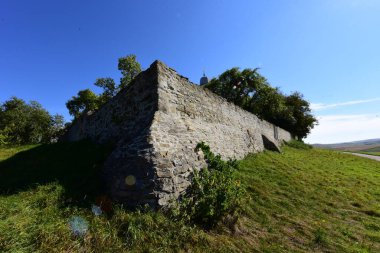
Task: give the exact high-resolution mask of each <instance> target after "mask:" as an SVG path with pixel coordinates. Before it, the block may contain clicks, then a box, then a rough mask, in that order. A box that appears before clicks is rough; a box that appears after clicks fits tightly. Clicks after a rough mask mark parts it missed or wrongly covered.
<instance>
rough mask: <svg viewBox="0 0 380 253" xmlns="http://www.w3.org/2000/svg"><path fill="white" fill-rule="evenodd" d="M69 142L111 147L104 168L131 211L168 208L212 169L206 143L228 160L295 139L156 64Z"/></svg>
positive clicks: (77, 126) (80, 124) (76, 129)
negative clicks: (200, 173)
mask: <svg viewBox="0 0 380 253" xmlns="http://www.w3.org/2000/svg"><path fill="white" fill-rule="evenodd" d="M66 137H67V138H66V139H67V140H79V139H83V138H91V139H92V140H94V141H96V142H99V143H111V144H112V145H113V146H114V151H113V152H112V153H111V155H110V156H109V157H108V159H107V161H106V163H105V165H104V178H105V180H106V185H107V186H108V191H109V192H110V194H111V195H112V197H113V198H114V199H116V200H118V201H121V202H123V203H125V204H126V205H130V206H136V205H141V204H146V203H147V204H149V205H151V206H154V207H162V206H166V205H167V204H168V202H169V200H170V199H172V198H176V197H178V196H179V194H181V193H182V192H183V191H185V190H186V188H187V187H188V186H189V185H190V177H191V173H192V171H193V170H194V169H201V168H202V167H204V166H206V163H205V161H204V159H203V156H202V153H201V152H199V153H196V152H195V151H194V149H195V146H196V145H197V143H199V142H201V141H204V142H205V143H206V144H208V145H209V146H210V147H211V150H212V151H213V152H214V153H218V154H220V155H221V156H222V157H223V158H225V159H227V158H236V159H241V158H243V157H244V156H246V155H247V154H249V153H255V152H261V151H263V150H264V148H270V149H275V150H279V146H280V145H281V143H282V141H284V140H285V141H289V140H290V139H291V135H290V133H288V132H287V131H285V130H283V129H281V128H279V127H276V126H274V125H273V124H270V123H268V122H266V121H262V120H260V119H259V118H257V117H256V116H255V115H253V114H251V113H249V112H247V111H245V110H242V109H241V108H239V107H237V106H235V105H234V104H231V103H229V102H227V101H226V100H225V99H223V98H221V97H219V96H217V95H215V94H214V93H212V92H210V91H209V90H207V89H204V88H202V87H200V86H197V85H194V84H192V83H190V82H189V81H188V79H187V78H184V77H182V76H180V75H178V74H177V73H176V72H175V71H174V70H172V69H170V68H169V67H167V66H166V65H164V64H163V63H161V62H158V61H156V62H154V63H153V64H152V65H151V67H150V68H149V69H148V70H146V71H144V72H142V73H141V74H140V75H139V76H138V77H137V78H136V79H135V80H134V82H133V83H132V85H131V86H130V87H129V88H128V89H127V90H122V91H121V92H120V93H119V94H118V95H117V96H116V97H115V98H113V99H112V100H111V101H110V102H109V103H107V104H106V105H105V106H103V107H102V108H101V109H100V110H99V111H97V112H95V113H94V114H92V115H88V116H85V117H83V118H82V119H81V120H78V121H77V122H76V123H74V124H73V126H72V128H71V129H70V130H69V132H68V134H67V136H66Z"/></svg>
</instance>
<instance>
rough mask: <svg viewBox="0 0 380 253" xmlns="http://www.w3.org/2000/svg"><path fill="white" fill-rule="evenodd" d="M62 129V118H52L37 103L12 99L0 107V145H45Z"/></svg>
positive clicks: (57, 116) (58, 116)
mask: <svg viewBox="0 0 380 253" xmlns="http://www.w3.org/2000/svg"><path fill="white" fill-rule="evenodd" d="M62 128H63V117H62V116H60V115H55V116H52V115H50V114H49V112H48V111H46V110H45V109H44V108H43V107H42V106H41V105H40V104H39V103H38V102H36V101H31V102H30V103H26V102H25V101H24V100H22V99H19V98H16V97H12V98H11V99H10V100H7V101H5V102H4V103H3V104H1V106H0V145H7V144H10V145H16V144H27V143H47V142H50V141H51V140H52V139H53V138H55V137H57V136H58V135H59V133H60V131H61V130H62Z"/></svg>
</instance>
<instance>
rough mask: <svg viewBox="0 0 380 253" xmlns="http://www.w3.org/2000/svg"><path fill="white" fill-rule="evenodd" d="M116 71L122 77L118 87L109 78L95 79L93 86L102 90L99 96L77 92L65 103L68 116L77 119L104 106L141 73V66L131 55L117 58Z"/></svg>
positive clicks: (87, 90) (87, 91) (87, 92)
mask: <svg viewBox="0 0 380 253" xmlns="http://www.w3.org/2000/svg"><path fill="white" fill-rule="evenodd" d="M118 69H119V70H120V71H121V74H122V75H123V76H122V78H121V79H120V84H119V85H117V84H116V83H115V81H114V80H113V79H112V78H110V77H103V78H97V79H96V81H95V83H94V85H95V86H97V87H99V88H102V89H103V92H102V93H101V94H100V95H96V94H95V93H94V92H93V91H91V90H90V89H86V90H81V91H79V92H78V94H77V96H73V97H72V98H71V99H70V100H69V101H67V103H66V107H67V109H68V110H69V113H70V115H72V116H74V118H78V117H80V115H82V114H83V113H85V112H89V111H93V110H96V109H97V108H99V107H100V106H101V105H103V104H105V103H106V102H107V101H108V100H110V99H111V98H112V97H114V96H115V95H116V94H117V93H118V92H119V91H120V90H121V89H123V88H124V87H127V86H128V85H129V83H130V82H131V81H132V80H133V78H135V77H136V76H137V75H138V74H139V73H140V72H141V65H140V63H138V62H137V61H136V56H135V55H132V54H131V55H127V56H125V57H121V58H119V64H118Z"/></svg>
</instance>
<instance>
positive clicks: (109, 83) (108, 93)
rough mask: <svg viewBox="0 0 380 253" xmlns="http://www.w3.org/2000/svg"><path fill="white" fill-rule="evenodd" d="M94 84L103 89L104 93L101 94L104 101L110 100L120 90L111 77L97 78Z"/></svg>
mask: <svg viewBox="0 0 380 253" xmlns="http://www.w3.org/2000/svg"><path fill="white" fill-rule="evenodd" d="M94 85H95V86H98V87H100V88H102V89H103V93H102V94H101V95H100V97H101V100H102V101H103V102H106V101H108V100H109V99H110V98H112V97H113V96H115V95H116V93H117V92H118V91H119V89H118V87H117V86H116V84H115V81H114V80H113V79H112V78H110V77H105V78H98V79H96V81H95V83H94Z"/></svg>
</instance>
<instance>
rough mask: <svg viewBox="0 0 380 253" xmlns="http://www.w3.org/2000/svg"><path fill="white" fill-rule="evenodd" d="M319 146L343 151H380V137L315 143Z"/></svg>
mask: <svg viewBox="0 0 380 253" xmlns="http://www.w3.org/2000/svg"><path fill="white" fill-rule="evenodd" d="M313 146H315V147H317V148H325V149H333V150H343V151H368V152H377V151H380V139H371V140H362V141H354V142H345V143H335V144H314V145H313Z"/></svg>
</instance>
